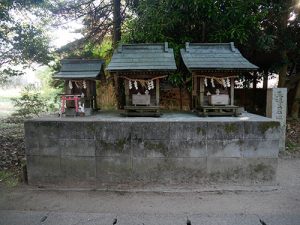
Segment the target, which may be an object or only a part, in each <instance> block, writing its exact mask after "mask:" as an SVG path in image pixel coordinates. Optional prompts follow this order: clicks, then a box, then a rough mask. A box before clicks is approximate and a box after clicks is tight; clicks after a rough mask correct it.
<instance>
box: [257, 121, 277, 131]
mask: <svg viewBox="0 0 300 225" xmlns="http://www.w3.org/2000/svg"><path fill="white" fill-rule="evenodd" d="M278 126H279V122H274V121H272V122H265V123H261V124H259V127H258V128H259V130H260V131H261V132H262V133H265V132H266V131H267V130H269V129H274V128H277V127H278Z"/></svg>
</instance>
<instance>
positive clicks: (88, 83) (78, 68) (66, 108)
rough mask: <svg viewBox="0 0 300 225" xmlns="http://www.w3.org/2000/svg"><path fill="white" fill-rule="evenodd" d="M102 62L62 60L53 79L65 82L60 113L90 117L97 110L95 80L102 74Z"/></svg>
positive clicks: (95, 60)
mask: <svg viewBox="0 0 300 225" xmlns="http://www.w3.org/2000/svg"><path fill="white" fill-rule="evenodd" d="M103 63H104V62H103V61H102V60H98V59H63V60H61V70H60V72H58V73H57V74H55V75H54V78H55V79H62V80H64V81H65V85H64V87H65V88H64V93H62V94H61V113H62V114H63V113H65V114H66V115H74V116H75V115H77V114H80V115H90V114H91V113H92V111H94V110H97V109H98V107H97V101H96V80H99V79H100V76H101V74H103Z"/></svg>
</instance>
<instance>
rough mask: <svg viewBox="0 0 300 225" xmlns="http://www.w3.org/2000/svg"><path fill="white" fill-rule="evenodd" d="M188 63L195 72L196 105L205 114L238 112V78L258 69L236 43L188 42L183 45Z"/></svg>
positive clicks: (234, 113)
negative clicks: (236, 101) (236, 95)
mask: <svg viewBox="0 0 300 225" xmlns="http://www.w3.org/2000/svg"><path fill="white" fill-rule="evenodd" d="M180 52H181V56H182V59H183V62H184V64H185V65H186V67H187V68H188V70H189V71H190V72H191V73H192V82H193V84H192V99H193V100H192V101H193V103H192V104H193V108H194V109H195V110H196V111H197V113H198V114H199V115H201V116H207V115H218V116H224V115H235V116H238V115H239V112H238V108H239V107H238V106H235V105H234V79H235V78H236V77H238V76H239V75H240V74H241V73H243V72H251V71H255V70H257V69H258V67H257V66H255V65H253V64H251V63H250V62H249V61H248V60H247V59H245V58H244V57H243V56H242V54H241V53H240V52H239V50H238V49H237V48H235V46H234V43H233V42H231V43H201V44H200V43H199V44H198V43H186V46H185V49H181V50H180Z"/></svg>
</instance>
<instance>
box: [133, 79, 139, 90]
mask: <svg viewBox="0 0 300 225" xmlns="http://www.w3.org/2000/svg"><path fill="white" fill-rule="evenodd" d="M134 87H135V89H136V90H138V83H137V81H136V80H135V81H134Z"/></svg>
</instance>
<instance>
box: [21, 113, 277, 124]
mask: <svg viewBox="0 0 300 225" xmlns="http://www.w3.org/2000/svg"><path fill="white" fill-rule="evenodd" d="M27 121H39V122H41V121H56V122H61V121H62V122H65V121H72V122H84V121H87V122H88V121H90V122H97V121H100V122H101V121H103V122H247V121H249V122H270V121H276V120H274V119H270V118H267V117H264V116H260V115H256V114H252V113H242V115H240V116H238V117H225V116H224V117H220V116H218V117H199V116H197V115H195V114H194V113H191V112H166V113H164V114H163V115H162V116H161V117H159V118H155V117H124V116H121V115H120V112H118V111H115V112H111V111H102V112H98V113H97V114H94V115H92V116H85V117H79V116H78V117H58V116H54V115H48V116H42V117H38V118H34V119H29V120H27Z"/></svg>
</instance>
